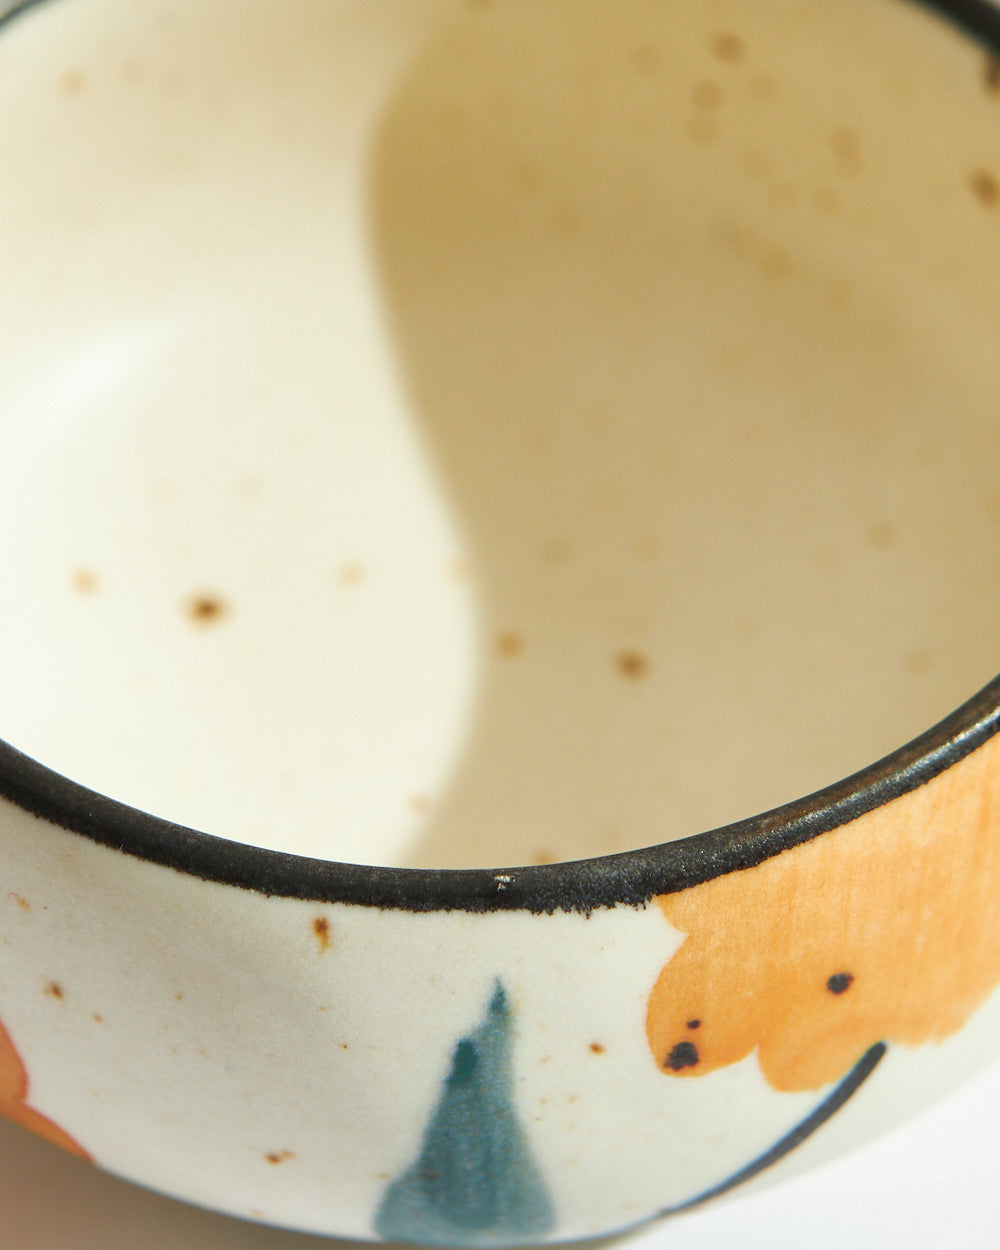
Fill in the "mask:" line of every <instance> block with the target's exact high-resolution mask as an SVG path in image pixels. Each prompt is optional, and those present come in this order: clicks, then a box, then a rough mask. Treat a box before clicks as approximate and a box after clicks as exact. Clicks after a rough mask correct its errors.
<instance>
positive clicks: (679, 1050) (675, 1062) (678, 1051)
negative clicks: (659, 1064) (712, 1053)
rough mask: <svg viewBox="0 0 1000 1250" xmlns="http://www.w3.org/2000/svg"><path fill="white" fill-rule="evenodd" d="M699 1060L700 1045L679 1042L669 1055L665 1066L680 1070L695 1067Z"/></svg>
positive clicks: (675, 1070)
mask: <svg viewBox="0 0 1000 1250" xmlns="http://www.w3.org/2000/svg"><path fill="white" fill-rule="evenodd" d="M697 1062H698V1047H697V1046H695V1044H694V1043H693V1042H678V1043H677V1045H676V1046H675V1047H674V1048H673V1050H672V1051H671V1052H670V1054H669V1055H667V1061H666V1063H665V1064H664V1065H663V1066H664V1067H665V1068H670V1069H671V1071H673V1072H680V1070H681V1068H693V1067H694V1066H695V1064H696V1063H697Z"/></svg>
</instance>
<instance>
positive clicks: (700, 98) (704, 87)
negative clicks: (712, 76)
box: [691, 81, 722, 109]
mask: <svg viewBox="0 0 1000 1250" xmlns="http://www.w3.org/2000/svg"><path fill="white" fill-rule="evenodd" d="M691 103H692V104H693V105H694V106H695V108H699V109H714V108H718V107H719V105H720V104H721V103H722V88H721V87H720V86H719V84H718V83H717V82H708V81H706V82H696V83H695V85H694V87H693V88H692V89H691Z"/></svg>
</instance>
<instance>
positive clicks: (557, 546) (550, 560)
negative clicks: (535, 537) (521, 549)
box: [541, 538, 569, 564]
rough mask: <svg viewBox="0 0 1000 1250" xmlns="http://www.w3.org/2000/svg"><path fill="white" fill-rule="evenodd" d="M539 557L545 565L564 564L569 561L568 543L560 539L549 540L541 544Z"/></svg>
mask: <svg viewBox="0 0 1000 1250" xmlns="http://www.w3.org/2000/svg"><path fill="white" fill-rule="evenodd" d="M541 555H542V559H543V560H544V561H545V563H546V564H565V563H566V561H567V560H568V559H569V543H568V542H566V541H565V540H564V539H562V538H550V539H548V541H547V542H544V543H543V544H542V551H541Z"/></svg>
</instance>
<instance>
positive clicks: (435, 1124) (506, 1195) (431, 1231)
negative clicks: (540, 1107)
mask: <svg viewBox="0 0 1000 1250" xmlns="http://www.w3.org/2000/svg"><path fill="white" fill-rule="evenodd" d="M512 1023H513V1021H512V1014H511V1010H510V1007H509V1006H508V1003H507V995H506V993H505V992H504V988H503V986H502V985H501V984H500V982H499V981H498V982H497V987H496V990H495V992H494V994H493V997H492V999H491V1000H490V1004H489V1007H488V1009H487V1012H486V1017H485V1019H484V1020H483V1022H482V1024H480V1026H479V1027H478V1028H477V1029H476V1030H475V1032H474V1033H470V1034H469V1036H468V1037H463V1038H462V1040H461V1041H460V1042H459V1043H458V1045H457V1046H456V1047H455V1051H454V1054H453V1055H452V1060H451V1071H450V1072H449V1073H448V1076H447V1078H446V1080H445V1082H444V1087H443V1089H442V1091H441V1097H440V1099H439V1100H438V1104H437V1108H436V1109H435V1112H434V1115H433V1116H432V1118H431V1121H430V1123H429V1124H428V1126H427V1130H426V1132H425V1133H424V1141H423V1148H422V1149H421V1152H420V1156H419V1158H418V1159H417V1161H416V1162H415V1163H414V1164H412V1165H411V1167H409V1168H408V1169H407V1171H405V1172H404V1173H403V1174H402V1175H401V1176H399V1177H397V1179H396V1180H394V1181H393V1182H392V1183H391V1184H390V1185H389V1186H388V1187H387V1189H386V1191H385V1195H384V1196H383V1198H382V1202H381V1203H380V1205H379V1209H378V1213H377V1215H376V1217H375V1230H376V1232H377V1233H378V1234H379V1236H381V1237H384V1238H385V1239H386V1240H387V1241H410V1242H417V1243H419V1244H423V1245H438V1246H509V1245H517V1244H518V1243H519V1242H523V1241H525V1240H527V1239H529V1238H531V1239H536V1238H539V1237H542V1236H544V1235H545V1234H547V1233H549V1232H551V1231H552V1229H553V1227H554V1225H555V1215H554V1212H553V1208H552V1201H551V1199H550V1198H549V1195H548V1191H547V1189H546V1187H545V1182H544V1180H543V1178H542V1174H541V1171H540V1170H539V1168H538V1165H537V1164H536V1163H535V1161H534V1159H533V1158H532V1156H531V1151H530V1149H529V1146H528V1141H527V1138H526V1137H525V1134H524V1130H523V1129H522V1128H521V1125H520V1123H519V1122H518V1119H517V1112H516V1109H515V1107H514V1101H513V1097H512V1082H513V1065H512V1061H511V1060H512V1050H513V1037H512Z"/></svg>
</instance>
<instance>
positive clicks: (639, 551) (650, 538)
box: [632, 534, 662, 561]
mask: <svg viewBox="0 0 1000 1250" xmlns="http://www.w3.org/2000/svg"><path fill="white" fill-rule="evenodd" d="M661 550H662V544H661V542H660V540H659V539H658V538H657V537H656V535H655V534H643V535H642V536H641V537H640V538H637V539H636V540H635V542H634V543H633V544H632V551H633V552H634V553H635V556H636V558H637V559H639V560H643V561H647V560H656V559H657V558H658V557H659V555H660V552H661Z"/></svg>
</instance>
